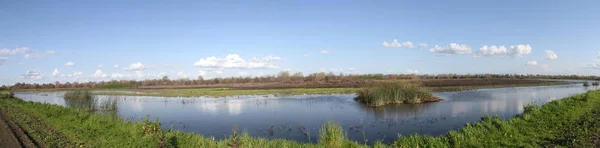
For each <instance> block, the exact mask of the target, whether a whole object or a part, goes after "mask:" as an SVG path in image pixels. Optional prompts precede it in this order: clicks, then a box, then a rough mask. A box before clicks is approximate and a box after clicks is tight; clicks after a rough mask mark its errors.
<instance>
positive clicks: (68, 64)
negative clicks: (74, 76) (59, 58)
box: [65, 61, 75, 67]
mask: <svg viewBox="0 0 600 148" xmlns="http://www.w3.org/2000/svg"><path fill="white" fill-rule="evenodd" d="M65 66H69V67H73V66H75V63H73V62H71V61H69V62H67V63H65Z"/></svg>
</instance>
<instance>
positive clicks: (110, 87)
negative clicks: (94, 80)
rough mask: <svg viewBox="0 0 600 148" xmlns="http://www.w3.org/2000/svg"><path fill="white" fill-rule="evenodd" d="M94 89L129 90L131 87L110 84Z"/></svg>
mask: <svg viewBox="0 0 600 148" xmlns="http://www.w3.org/2000/svg"><path fill="white" fill-rule="evenodd" d="M96 89H131V85H129V84H119V83H111V84H105V85H102V86H99V87H96Z"/></svg>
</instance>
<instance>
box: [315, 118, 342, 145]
mask: <svg viewBox="0 0 600 148" xmlns="http://www.w3.org/2000/svg"><path fill="white" fill-rule="evenodd" d="M345 139H346V134H345V133H344V129H342V127H341V126H340V125H339V124H337V123H335V122H332V121H329V122H327V123H326V124H324V125H323V126H321V131H320V132H319V144H322V145H325V146H326V147H342V144H344V140H345Z"/></svg>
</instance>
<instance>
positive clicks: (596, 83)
mask: <svg viewBox="0 0 600 148" xmlns="http://www.w3.org/2000/svg"><path fill="white" fill-rule="evenodd" d="M592 85H593V86H598V85H600V83H598V82H592Z"/></svg>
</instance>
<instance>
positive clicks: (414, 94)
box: [354, 82, 439, 107]
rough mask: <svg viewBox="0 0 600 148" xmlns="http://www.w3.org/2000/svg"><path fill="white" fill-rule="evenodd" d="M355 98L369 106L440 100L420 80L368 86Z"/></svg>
mask: <svg viewBox="0 0 600 148" xmlns="http://www.w3.org/2000/svg"><path fill="white" fill-rule="evenodd" d="M354 100H356V101H358V102H360V103H363V104H365V105H367V106H374V107H377V106H383V105H387V104H417V103H424V102H430V101H438V100H439V98H437V97H435V96H433V94H432V93H431V92H430V91H429V90H427V89H425V88H424V87H423V86H422V84H421V83H420V82H382V83H376V84H372V85H369V86H366V87H364V88H362V89H360V90H359V91H358V97H356V98H354Z"/></svg>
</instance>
